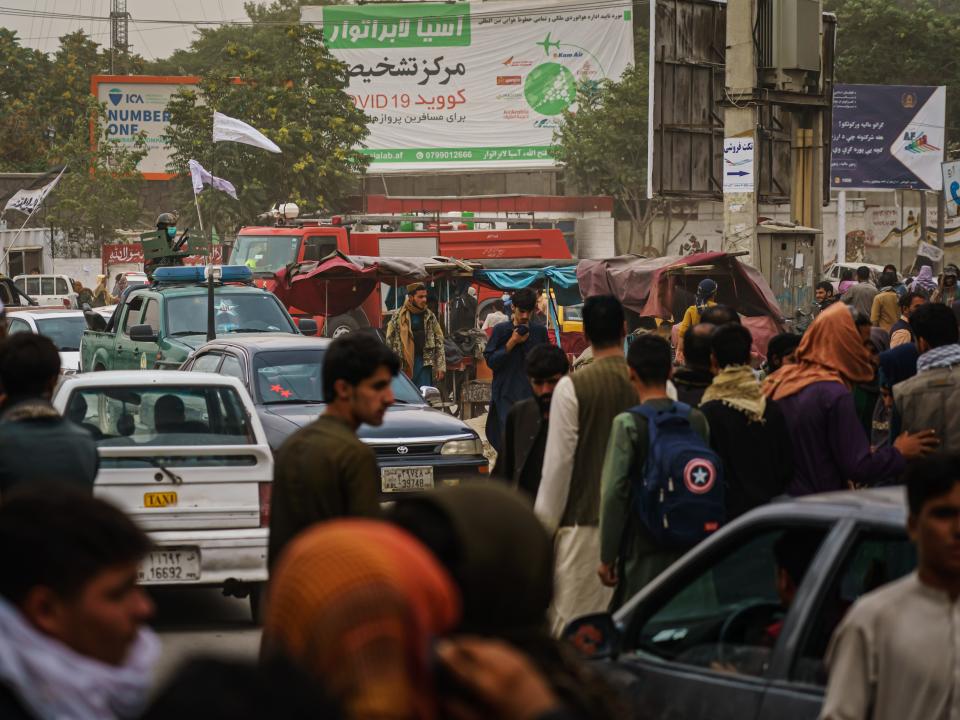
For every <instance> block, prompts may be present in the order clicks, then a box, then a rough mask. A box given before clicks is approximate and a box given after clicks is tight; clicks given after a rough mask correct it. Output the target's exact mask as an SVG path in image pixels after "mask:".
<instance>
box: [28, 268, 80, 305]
mask: <svg viewBox="0 0 960 720" xmlns="http://www.w3.org/2000/svg"><path fill="white" fill-rule="evenodd" d="M13 283H14V285H16V286H17V287H18V288H19V289H20V291H21V292H22V293H24V294H26V295H29V296H30V297H32V298H33V299H34V300H36V301H37V303H38V304H39V305H44V306H49V307H53V306H56V307H65V308H73V309H77V308H79V307H80V306H79V304H78V302H77V294H76V293H75V292H74V291H73V284H72V283H71V282H70V278H68V277H67V276H66V275H17V276H16V277H14V278H13Z"/></svg>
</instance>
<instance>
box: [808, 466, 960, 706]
mask: <svg viewBox="0 0 960 720" xmlns="http://www.w3.org/2000/svg"><path fill="white" fill-rule="evenodd" d="M906 486H907V505H908V510H909V515H908V518H907V529H908V531H909V533H910V539H911V540H913V542H914V543H915V544H916V546H917V555H918V568H917V571H916V572H915V573H911V574H909V575H907V576H906V577H904V578H901V579H900V580H897V581H895V582H892V583H890V584H889V585H885V586H883V587H881V588H880V589H878V590H875V591H873V592H871V593H868V594H866V595H864V596H863V597H861V598H860V599H859V600H858V601H857V603H856V604H855V605H854V606H853V607H852V608H851V609H850V611H849V612H848V613H847V614H846V617H844V619H843V621H842V622H841V623H840V625H839V627H838V628H837V630H836V632H835V633H834V636H833V640H832V641H831V644H830V649H829V650H828V652H827V664H828V666H829V669H830V681H829V683H828V685H827V695H826V699H825V700H824V704H823V709H822V710H821V713H820V718H821V720H930V719H931V718H952V717H958V716H960V693H958V692H957V663H958V657H960V633H958V632H957V599H958V598H960V552H958V550H957V548H958V547H960V454H957V453H951V454H940V455H931V456H930V457H929V458H926V459H923V460H919V461H917V462H916V463H915V464H914V465H913V466H911V467H910V468H909V470H908V471H907V475H906Z"/></svg>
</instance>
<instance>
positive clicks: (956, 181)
mask: <svg viewBox="0 0 960 720" xmlns="http://www.w3.org/2000/svg"><path fill="white" fill-rule="evenodd" d="M940 167H941V169H942V171H943V195H944V198H945V199H946V201H947V217H956V216H957V215H960V160H954V161H953V162H945V163H943V165H941V166H940Z"/></svg>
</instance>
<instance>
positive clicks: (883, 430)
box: [870, 343, 920, 448]
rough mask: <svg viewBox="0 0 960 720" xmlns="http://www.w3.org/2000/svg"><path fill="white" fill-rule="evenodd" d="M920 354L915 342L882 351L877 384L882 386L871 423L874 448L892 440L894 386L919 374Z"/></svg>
mask: <svg viewBox="0 0 960 720" xmlns="http://www.w3.org/2000/svg"><path fill="white" fill-rule="evenodd" d="M919 356H920V354H919V352H918V351H917V346H916V345H914V344H913V343H906V344H904V345H898V346H897V347H895V348H893V349H891V350H887V351H885V352H882V353H880V359H879V362H880V369H879V372H878V378H877V384H878V385H879V386H880V400H879V401H878V402H877V406H876V409H875V410H874V413H873V422H872V423H871V434H870V444H871V445H872V446H873V447H874V448H879V447H886V446H888V445H889V444H890V443H891V442H892V436H891V433H892V432H893V431H894V430H895V428H894V427H893V423H892V420H893V386H894V385H896V384H897V383H901V382H903V381H904V380H909V379H910V378H912V377H913V376H914V375H916V374H917V358H918V357H919Z"/></svg>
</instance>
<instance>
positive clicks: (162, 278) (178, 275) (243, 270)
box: [153, 265, 253, 284]
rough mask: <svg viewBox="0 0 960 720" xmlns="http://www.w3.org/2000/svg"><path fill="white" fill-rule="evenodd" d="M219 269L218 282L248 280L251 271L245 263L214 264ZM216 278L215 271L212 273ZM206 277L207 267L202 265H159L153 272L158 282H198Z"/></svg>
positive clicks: (154, 278)
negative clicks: (218, 265)
mask: <svg viewBox="0 0 960 720" xmlns="http://www.w3.org/2000/svg"><path fill="white" fill-rule="evenodd" d="M214 270H215V271H216V270H219V271H220V277H219V278H218V279H219V281H220V282H250V281H251V280H253V273H252V272H251V271H250V268H248V267H247V266H246V265H224V266H222V267H217V266H214ZM214 277H215V278H216V272H215V273H214ZM206 279H207V269H206V267H205V266H203V265H184V266H182V267H160V268H157V269H156V270H155V271H154V273H153V281H154V282H155V283H158V284H164V283H167V284H173V283H178V284H183V283H200V282H205V281H206Z"/></svg>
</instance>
